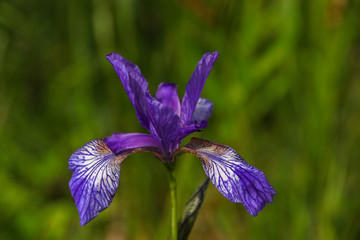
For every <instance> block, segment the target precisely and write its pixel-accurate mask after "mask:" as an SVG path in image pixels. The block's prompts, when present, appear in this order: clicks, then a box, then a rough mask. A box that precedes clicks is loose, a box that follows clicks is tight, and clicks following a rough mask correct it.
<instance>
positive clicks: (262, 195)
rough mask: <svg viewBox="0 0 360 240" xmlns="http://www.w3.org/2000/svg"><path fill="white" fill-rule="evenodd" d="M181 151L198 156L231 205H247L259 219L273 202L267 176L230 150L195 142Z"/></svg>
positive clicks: (220, 146) (199, 141) (192, 141)
mask: <svg viewBox="0 0 360 240" xmlns="http://www.w3.org/2000/svg"><path fill="white" fill-rule="evenodd" d="M181 151H183V152H190V153H193V154H195V155H196V156H198V157H199V158H200V160H201V162H202V165H203V168H204V170H205V173H206V175H207V176H208V177H209V178H210V180H211V182H212V183H213V184H214V186H215V187H216V188H217V189H218V190H219V191H220V192H221V193H222V194H223V195H224V196H225V197H226V198H227V199H229V200H230V201H232V202H241V203H243V204H244V206H245V208H246V210H247V211H248V213H249V214H250V215H252V216H256V215H257V214H258V212H259V211H261V210H262V209H263V208H264V207H265V205H266V204H267V203H271V202H272V201H273V196H274V195H275V194H276V192H275V190H274V189H273V187H272V186H271V185H270V184H269V182H268V181H267V179H266V176H265V175H264V173H262V172H261V171H260V170H258V169H257V168H255V167H253V166H251V165H249V164H248V163H247V162H245V160H244V159H243V158H242V157H241V156H240V155H239V154H237V153H236V152H235V151H234V150H233V149H231V148H230V147H228V146H225V145H221V144H218V143H213V142H210V141H207V140H203V139H199V138H192V139H191V141H190V142H189V143H188V144H187V145H185V146H184V147H183V148H182V149H180V150H179V152H181Z"/></svg>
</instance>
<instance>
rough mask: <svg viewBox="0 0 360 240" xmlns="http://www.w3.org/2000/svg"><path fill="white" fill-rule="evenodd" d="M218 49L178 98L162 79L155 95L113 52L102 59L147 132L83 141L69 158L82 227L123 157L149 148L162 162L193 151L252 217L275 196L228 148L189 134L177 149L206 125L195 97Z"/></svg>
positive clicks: (99, 205)
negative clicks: (181, 97) (111, 69)
mask: <svg viewBox="0 0 360 240" xmlns="http://www.w3.org/2000/svg"><path fill="white" fill-rule="evenodd" d="M218 56H219V53H218V52H212V53H206V54H204V55H203V57H202V58H201V60H200V61H199V63H198V64H197V66H196V69H195V71H194V73H193V74H192V76H191V78H190V80H189V82H188V84H187V85H186V90H185V94H184V97H183V99H182V101H181V102H180V100H179V97H178V95H177V87H176V85H175V84H173V83H161V84H160V85H159V87H158V89H157V92H156V95H155V97H153V96H151V95H150V93H149V90H148V83H147V81H146V80H145V78H144V77H143V76H142V75H141V72H140V69H139V67H138V66H136V65H135V64H134V63H131V62H129V61H128V60H126V59H125V58H123V57H122V56H120V55H119V54H117V53H111V54H108V55H107V56H106V58H107V59H108V60H109V61H110V63H111V64H112V65H113V67H114V69H115V71H116V73H117V74H118V76H119V78H120V80H121V82H122V84H123V85H124V88H125V91H126V93H127V94H128V96H129V98H130V101H131V103H132V104H133V106H134V108H135V111H136V116H137V118H138V120H139V122H140V124H141V125H142V126H143V127H144V128H145V129H147V130H148V132H149V133H150V134H143V133H114V134H113V135H111V136H110V137H106V138H104V139H97V140H93V141H90V142H88V143H87V144H85V145H84V146H83V147H81V148H80V149H78V150H77V151H76V152H74V153H73V154H72V155H71V157H70V159H69V169H70V170H71V171H72V172H73V175H72V177H71V180H70V182H69V187H70V190H71V194H72V196H73V198H74V200H75V204H76V206H77V209H78V211H79V215H80V224H81V225H82V226H83V225H85V224H86V223H88V222H89V221H90V220H92V219H93V218H95V217H96V216H97V215H98V214H99V213H100V212H101V211H103V210H104V209H106V208H107V207H108V206H109V205H110V203H111V201H112V199H113V197H114V195H115V192H116V189H117V187H118V183H119V176H120V167H121V164H122V162H123V161H124V159H125V158H126V157H127V156H129V155H130V154H133V153H136V152H152V153H153V154H154V155H155V157H156V158H158V159H159V160H160V161H162V162H164V163H171V162H173V161H174V159H175V156H176V155H178V154H181V153H184V152H189V153H192V154H194V155H196V156H197V157H198V158H199V159H200V160H201V162H202V166H203V168H204V170H205V173H206V175H207V176H208V177H209V178H210V180H211V182H212V183H213V184H214V186H215V187H216V188H217V189H218V190H219V192H221V193H222V194H223V195H224V196H225V197H226V198H227V199H229V200H230V201H232V202H241V203H243V204H244V206H245V208H246V210H247V211H248V213H249V214H251V215H253V216H256V215H257V214H258V212H259V211H261V210H262V209H263V208H264V207H265V205H266V204H267V203H271V202H272V200H273V196H274V195H275V194H276V192H275V190H274V189H273V187H272V186H271V185H270V184H269V182H268V181H267V179H266V176H265V175H264V173H262V172H261V171H260V170H258V169H257V168H255V167H253V166H251V165H249V164H248V163H246V162H245V160H244V159H243V158H242V157H241V156H240V155H239V154H237V153H236V152H235V151H234V150H233V149H232V148H230V147H228V146H225V145H221V144H218V143H214V142H210V141H207V140H203V139H199V138H192V139H191V140H190V142H189V143H188V144H186V145H185V146H184V147H182V148H179V146H180V144H181V141H182V139H183V138H185V137H186V136H187V135H189V134H190V133H193V132H196V131H200V130H201V129H203V128H205V127H206V126H207V119H208V118H209V117H210V116H211V113H212V110H213V104H212V103H211V102H210V101H209V100H207V99H204V98H200V94H201V91H202V89H203V87H204V84H205V81H206V79H207V77H208V75H209V73H210V71H211V68H212V66H213V64H214V62H215V61H216V59H217V58H218Z"/></svg>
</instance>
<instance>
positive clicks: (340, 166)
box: [0, 0, 360, 240]
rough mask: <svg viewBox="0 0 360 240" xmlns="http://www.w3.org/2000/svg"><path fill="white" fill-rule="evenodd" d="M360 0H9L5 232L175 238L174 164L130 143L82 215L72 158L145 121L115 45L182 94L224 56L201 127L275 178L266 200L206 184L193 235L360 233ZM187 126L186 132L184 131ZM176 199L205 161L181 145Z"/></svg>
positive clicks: (1, 26) (3, 58)
mask: <svg viewBox="0 0 360 240" xmlns="http://www.w3.org/2000/svg"><path fill="white" fill-rule="evenodd" d="M359 16H360V5H359V2H358V1H357V2H356V1H346V0H339V1H333V0H318V1H310V0H308V1H300V0H273V1H265V0H251V1H235V0H226V1H221V0H199V1H197V0H196V1H190V0H185V1H160V0H154V1H136V0H133V1H129V0H121V1H120V0H104V1H100V0H92V1H85V0H80V1H44V0H37V1H35V0H28V1H24V0H12V1H9V0H1V1H0V136H1V138H0V160H1V167H0V184H1V189H2V192H1V197H0V239H77V240H78V239H166V238H167V237H168V236H169V229H170V208H169V203H170V198H169V197H170V196H169V189H168V185H167V182H166V173H165V170H164V168H163V167H162V166H161V163H160V162H159V161H157V160H156V159H154V158H153V156H152V155H151V154H146V153H144V154H139V155H135V156H131V157H129V158H128V159H127V160H126V161H125V162H124V164H123V166H122V169H121V177H120V184H119V189H118V192H117V194H116V196H115V199H114V202H113V203H112V204H111V206H110V208H109V209H107V210H105V211H104V212H103V213H101V214H100V215H99V217H98V218H96V219H95V220H94V221H92V222H90V223H89V224H88V225H86V226H85V227H80V226H79V217H78V213H77V210H76V207H75V204H74V203H73V200H72V198H71V195H70V191H69V190H68V185H67V184H68V181H69V179H70V177H71V173H70V171H69V170H67V167H68V166H67V160H68V158H69V156H70V155H71V154H72V152H74V151H75V150H76V149H78V148H80V147H81V146H82V145H83V144H85V143H86V142H88V141H90V140H92V139H96V138H101V137H105V136H109V135H110V134H111V133H112V132H144V130H143V129H141V126H140V124H139V123H138V122H137V120H136V116H135V113H134V110H133V108H132V106H131V103H130V101H129V100H128V97H127V96H126V93H125V91H124V90H123V87H122V86H121V83H120V81H119V80H118V77H117V76H116V74H115V72H114V70H113V68H112V66H111V65H110V64H109V63H108V62H107V61H106V59H105V54H107V53H110V52H113V51H114V52H118V53H120V54H122V55H123V56H124V57H125V58H127V59H129V60H130V61H132V62H134V63H136V64H138V65H139V67H140V69H141V70H142V73H143V75H144V76H145V77H146V78H147V80H148V81H149V85H150V91H151V92H152V93H153V94H154V93H155V91H156V88H157V85H158V84H159V83H160V82H175V83H177V84H178V86H179V91H180V92H179V95H180V96H182V95H183V93H184V87H185V84H186V82H187V81H188V79H189V78H190V76H191V74H192V71H193V70H194V68H195V65H196V63H197V61H198V60H199V59H200V58H201V56H202V54H203V53H205V52H208V51H214V50H218V51H219V52H220V54H221V55H220V57H219V59H218V60H217V62H216V63H215V66H214V69H213V71H212V73H211V74H210V77H209V79H208V81H207V83H206V85H205V88H204V91H203V94H202V96H203V97H206V98H209V99H210V100H212V101H213V103H214V113H213V116H212V118H211V119H210V122H209V127H208V128H207V129H206V130H205V131H204V132H203V133H199V134H198V136H201V137H202V138H205V139H209V140H212V141H215V142H219V143H222V144H226V145H229V146H231V147H232V148H234V149H235V150H236V151H237V152H238V153H239V154H240V155H242V156H243V157H244V158H245V159H246V160H247V161H248V162H249V163H250V164H252V165H254V166H256V167H257V168H259V169H261V170H262V171H263V172H264V173H265V174H266V175H267V177H268V179H269V181H270V183H271V184H272V185H273V186H274V188H275V190H276V191H277V192H278V194H277V195H276V196H275V199H274V203H272V204H270V205H268V206H267V207H265V209H264V210H263V211H262V212H261V213H260V214H259V215H258V216H257V217H255V218H254V217H251V216H250V215H248V214H247V212H246V210H245V208H244V207H243V206H242V205H241V204H235V203H231V202H229V201H228V200H227V199H225V198H224V197H223V196H222V195H221V194H220V193H219V192H218V191H217V190H216V189H215V188H214V187H213V186H211V184H210V186H209V189H208V191H207V196H206V198H205V201H204V204H203V206H202V208H201V211H200V212H199V215H198V219H197V221H196V223H195V225H194V228H193V231H192V233H191V235H190V239H289V238H290V239H326V240H331V239H358V238H359V236H360V227H359V224H358V216H359V214H360V193H359V191H358V183H359V182H360V179H359V171H360V163H359V159H360V150H359V149H360V148H359V145H360V137H359V136H360V124H359V123H360V109H359V103H360V81H359V80H360V71H359V68H360V61H359V49H360V48H359V47H360V42H359V40H360V31H359V29H360V17H359ZM185 142H186V139H185ZM177 166H178V167H177V170H176V172H177V181H178V186H179V192H178V196H179V209H182V208H183V206H184V205H185V203H186V201H187V199H189V197H190V196H191V193H192V192H193V190H194V188H195V187H196V186H198V185H199V184H200V183H201V179H203V178H204V172H203V170H202V169H201V163H200V161H199V160H198V159H197V158H196V157H192V156H190V155H184V156H181V157H179V158H178V159H177Z"/></svg>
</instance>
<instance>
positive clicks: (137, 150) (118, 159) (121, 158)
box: [109, 147, 164, 164]
mask: <svg viewBox="0 0 360 240" xmlns="http://www.w3.org/2000/svg"><path fill="white" fill-rule="evenodd" d="M109 150H110V149H109ZM140 152H151V153H153V154H154V156H155V157H156V158H157V159H159V160H160V161H161V162H164V159H163V157H162V156H161V154H160V153H159V151H158V149H157V148H155V147H143V148H134V149H128V150H124V151H121V152H120V153H119V154H117V156H116V157H115V158H114V161H115V162H116V163H117V164H121V163H122V162H123V161H124V159H125V158H127V157H128V156H129V155H131V154H134V153H140Z"/></svg>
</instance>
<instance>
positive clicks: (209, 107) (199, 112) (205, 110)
mask: <svg viewBox="0 0 360 240" xmlns="http://www.w3.org/2000/svg"><path fill="white" fill-rule="evenodd" d="M213 109H214V107H213V104H212V102H211V101H210V100H207V99H205V98H199V100H198V102H197V103H196V107H195V111H194V113H193V115H192V117H191V121H190V123H194V122H195V121H197V122H201V121H204V120H208V119H209V118H210V117H211V113H212V111H213Z"/></svg>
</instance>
